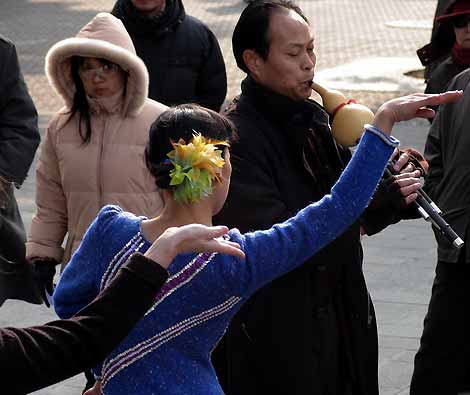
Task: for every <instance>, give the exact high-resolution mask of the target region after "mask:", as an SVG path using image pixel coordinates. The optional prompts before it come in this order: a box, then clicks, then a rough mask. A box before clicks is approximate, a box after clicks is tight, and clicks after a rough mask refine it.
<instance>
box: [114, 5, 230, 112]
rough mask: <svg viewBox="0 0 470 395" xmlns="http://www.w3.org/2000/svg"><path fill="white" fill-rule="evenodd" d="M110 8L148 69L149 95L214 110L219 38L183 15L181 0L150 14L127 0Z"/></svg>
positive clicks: (218, 93)
mask: <svg viewBox="0 0 470 395" xmlns="http://www.w3.org/2000/svg"><path fill="white" fill-rule="evenodd" d="M112 13H113V15H115V16H116V17H118V18H119V19H121V20H122V22H123V23H124V26H125V27H126V29H127V31H128V32H129V34H130V36H131V38H132V41H133V42H134V46H135V49H136V51H137V55H139V56H140V57H141V58H142V60H143V61H144V63H145V65H146V66H147V68H148V70H149V74H150V86H149V97H150V98H151V99H154V100H157V101H159V102H161V103H163V104H166V105H168V106H171V105H176V104H182V103H198V104H200V105H202V106H204V107H207V108H210V109H212V110H215V111H219V110H220V107H221V105H222V103H223V102H224V100H225V95H226V94H227V75H226V71H225V63H224V59H223V56H222V52H221V50H220V47H219V43H218V41H217V38H216V37H215V36H214V34H213V33H212V32H211V30H210V29H209V28H208V27H207V26H206V25H205V24H204V23H202V22H201V21H199V20H198V19H196V18H194V17H192V16H189V15H186V13H185V10H184V6H183V3H182V2H181V0H167V6H166V9H165V11H164V13H163V14H162V15H161V16H159V17H157V18H154V19H149V18H145V17H142V16H140V15H139V14H138V12H137V10H136V9H135V8H134V6H133V5H132V3H131V1H130V0H118V1H117V2H116V4H115V5H114V8H113V10H112Z"/></svg>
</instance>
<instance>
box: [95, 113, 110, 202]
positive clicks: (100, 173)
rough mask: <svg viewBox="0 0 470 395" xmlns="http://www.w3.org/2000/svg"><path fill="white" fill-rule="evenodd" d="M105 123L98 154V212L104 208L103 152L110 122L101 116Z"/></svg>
mask: <svg viewBox="0 0 470 395" xmlns="http://www.w3.org/2000/svg"><path fill="white" fill-rule="evenodd" d="M100 117H101V118H102V121H103V128H102V133H100V144H99V153H98V169H97V171H98V177H97V179H98V210H101V208H102V207H103V151H104V136H105V133H106V127H107V124H108V122H106V118H105V117H103V116H102V115H100Z"/></svg>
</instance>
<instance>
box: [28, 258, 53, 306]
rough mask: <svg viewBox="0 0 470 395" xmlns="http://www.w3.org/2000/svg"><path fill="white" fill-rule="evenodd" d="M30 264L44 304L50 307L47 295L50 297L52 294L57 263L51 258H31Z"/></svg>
mask: <svg viewBox="0 0 470 395" xmlns="http://www.w3.org/2000/svg"><path fill="white" fill-rule="evenodd" d="M30 263H31V265H32V266H33V274H34V279H35V281H36V284H37V287H38V289H39V291H40V293H41V297H42V299H43V301H44V304H45V305H46V306H47V307H51V305H50V303H49V298H48V297H47V295H49V296H52V293H53V292H54V284H53V280H54V275H55V267H56V266H57V265H58V262H57V261H56V260H55V259H52V258H32V259H30Z"/></svg>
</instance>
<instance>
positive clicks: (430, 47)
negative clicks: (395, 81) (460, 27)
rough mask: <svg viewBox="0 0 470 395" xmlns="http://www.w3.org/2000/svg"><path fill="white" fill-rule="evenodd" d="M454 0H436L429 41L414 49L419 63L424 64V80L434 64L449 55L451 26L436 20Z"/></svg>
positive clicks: (452, 39)
mask: <svg viewBox="0 0 470 395" xmlns="http://www.w3.org/2000/svg"><path fill="white" fill-rule="evenodd" d="M454 1H455V0H437V5H436V11H435V13H434V21H433V24H432V32H431V41H430V42H429V43H428V44H426V45H425V46H423V47H421V48H419V49H418V50H417V51H416V53H417V55H418V57H419V59H420V60H421V63H422V64H423V66H425V68H424V79H425V80H426V81H427V80H428V79H429V75H430V74H431V73H432V71H433V70H434V69H435V68H436V66H437V65H438V64H439V63H440V62H441V61H442V60H443V59H445V58H446V57H447V56H449V55H450V51H451V49H452V46H453V44H454V37H453V31H452V27H451V26H447V25H445V24H444V25H441V24H440V23H439V22H437V20H436V19H437V18H438V17H439V16H441V15H442V14H443V13H444V12H445V10H446V9H447V8H448V7H449V5H450V4H452V3H453V2H454Z"/></svg>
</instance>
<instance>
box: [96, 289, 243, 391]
mask: <svg viewBox="0 0 470 395" xmlns="http://www.w3.org/2000/svg"><path fill="white" fill-rule="evenodd" d="M241 300H242V298H240V297H235V296H232V297H231V298H229V299H228V300H226V301H225V302H224V303H222V304H220V305H218V306H215V307H213V308H211V309H209V310H206V311H204V312H202V313H200V314H198V315H196V316H193V317H190V318H187V319H186V320H184V321H182V322H180V323H178V324H177V325H174V326H173V327H170V328H168V329H166V330H164V331H163V332H160V333H158V334H157V335H155V336H153V337H152V338H150V339H147V340H145V341H143V342H141V343H139V344H137V345H135V346H134V347H132V348H131V349H129V350H127V351H125V352H123V353H121V354H119V355H118V356H116V357H115V358H113V359H112V360H110V361H109V362H108V363H106V364H105V366H104V367H103V375H102V376H103V381H102V388H103V389H104V387H105V386H106V384H107V383H108V382H109V380H111V379H112V378H113V377H114V376H115V375H116V374H118V373H119V372H120V371H121V370H123V369H125V368H127V367H128V366H130V365H132V364H133V363H135V362H136V361H138V360H139V359H141V358H143V357H144V356H145V355H147V354H148V353H150V352H153V351H155V350H156V349H157V348H159V347H160V346H162V345H163V344H165V343H167V342H168V341H170V340H172V339H174V338H175V337H178V336H180V335H181V334H183V333H184V332H186V331H188V330H190V329H191V328H193V327H195V326H198V325H201V324H203V323H204V322H206V321H209V320H211V319H213V318H215V317H217V316H219V315H221V314H223V313H225V312H227V311H228V310H230V309H232V308H233V307H235V306H236V305H237V304H238V303H239V302H240V301H241ZM129 354H130V356H129ZM110 371H112V373H110V374H109V373H108V372H110Z"/></svg>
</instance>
